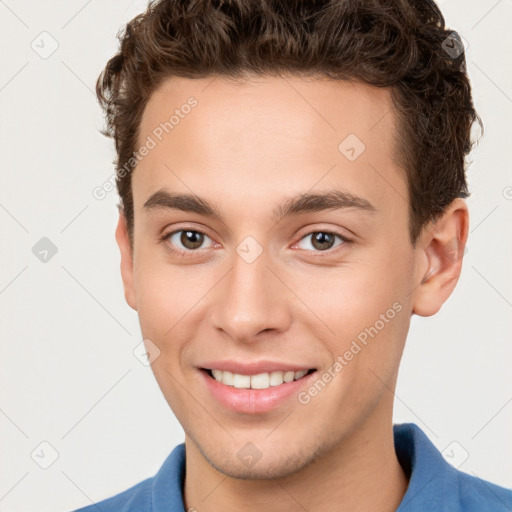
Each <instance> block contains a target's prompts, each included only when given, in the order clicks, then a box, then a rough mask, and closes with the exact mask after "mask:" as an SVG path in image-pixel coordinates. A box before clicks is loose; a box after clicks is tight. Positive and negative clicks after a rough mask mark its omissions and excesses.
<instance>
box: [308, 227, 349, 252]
mask: <svg viewBox="0 0 512 512" xmlns="http://www.w3.org/2000/svg"><path fill="white" fill-rule="evenodd" d="M337 238H338V239H339V240H340V242H339V243H338V244H336V239H337ZM308 239H309V240H310V243H309V245H310V246H311V247H312V248H313V249H314V250H317V251H327V250H328V249H332V248H333V247H335V246H337V245H341V244H342V243H345V242H348V240H346V239H345V238H344V237H343V236H341V235H340V234H338V233H331V232H329V231H313V232H312V233H309V234H307V235H306V236H305V237H303V238H302V239H301V241H300V242H299V244H300V243H301V242H302V241H304V240H308ZM335 244H336V245H335ZM299 248H300V249H307V250H310V249H309V248H308V247H299Z"/></svg>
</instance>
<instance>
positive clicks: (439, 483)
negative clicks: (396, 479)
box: [394, 423, 512, 512]
mask: <svg viewBox="0 0 512 512" xmlns="http://www.w3.org/2000/svg"><path fill="white" fill-rule="evenodd" d="M394 438H395V450H396V453H397V456H398V460H399V461H400V464H401V465H402V468H403V469H404V471H405V472H406V473H407V474H408V475H409V485H408V487H407V490H406V493H405V495H404V497H403V499H402V502H401V503H400V506H399V507H398V511H397V512H424V511H427V510H428V511H430V510H436V512H511V511H512V489H507V488H505V487H500V486H499V485H496V484H493V483H491V482H488V481H487V480H483V479H481V478H478V477H477V476H473V475H470V474H469V473H465V472H464V471H461V470H460V469H457V468H455V467H454V466H452V465H451V464H449V463H448V462H447V460H446V459H445V457H444V456H443V455H442V453H441V452H440V451H439V450H438V449H437V448H436V446H434V444H433V443H432V442H431V441H430V439H429V438H428V437H427V436H426V434H425V433H424V432H423V431H422V430H421V429H420V428H419V427H418V426H417V425H415V424H414V423H404V424H400V425H394Z"/></svg>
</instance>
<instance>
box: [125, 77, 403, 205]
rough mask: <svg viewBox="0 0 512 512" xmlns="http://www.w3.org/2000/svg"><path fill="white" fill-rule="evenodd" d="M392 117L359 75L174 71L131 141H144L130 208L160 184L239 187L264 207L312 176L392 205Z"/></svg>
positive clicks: (399, 184) (217, 189)
mask: <svg viewBox="0 0 512 512" xmlns="http://www.w3.org/2000/svg"><path fill="white" fill-rule="evenodd" d="M395 123H396V118H395V113H394V108H393V103H392V99H391V94H390V90H389V89H386V88H377V87H373V86H369V85H366V84H362V83H360V82H347V81H334V80H329V79H326V78H320V77H307V78H304V77H298V76H296V75H289V76H283V77H266V76H265V77H263V76H251V77H250V78H248V79H246V80H243V81H234V80H227V79H225V78H223V77H220V76H210V77H206V78H202V79H187V78H179V77H172V78H169V79H167V80H165V81H164V82H163V83H162V84H161V85H160V87H159V88H158V89H157V90H156V91H155V92H154V93H153V94H152V95H151V97H150V99H149V101H148V103H147V105H146V108H145V110H144V113H143V116H142V119H141V123H140V130H139V139H138V147H142V146H144V145H147V146H149V145H151V149H150V150H149V151H148V152H147V154H146V156H144V157H143V158H142V159H141V160H140V162H139V164H138V165H137V168H136V170H135V171H134V176H133V182H132V186H133V194H134V204H135V208H136V209H140V208H141V207H142V204H143V203H144V201H145V199H146V198H147V197H148V196H149V195H150V194H151V193H154V192H155V191H157V190H159V189H161V188H167V189H170V190H172V189H176V190H179V191H180V192H188V193H194V194H198V195H201V196H208V197H214V198H219V197H226V199H227V198H228V197H231V198H236V197H237V193H242V194H243V196H244V197H245V199H246V200H250V199H251V198H254V199H255V200H259V201H260V204H262V203H261V197H265V198H268V201H269V206H270V204H271V202H270V201H271V199H273V198H276V197H278V196H283V195H284V196H286V195H291V194H292V193H294V192H300V191H305V190H310V189H312V188H314V187H315V185H316V184H318V186H319V188H332V187H333V186H341V187H343V188H344V189H346V190H347V191H349V192H350V193H353V194H355V195H358V196H366V197H373V201H372V203H373V204H375V203H379V202H384V203H385V202H386V201H387V202H389V203H390V204H389V206H391V203H393V202H394V203H396V201H397V199H398V196H401V197H402V200H403V199H404V198H405V197H406V196H407V190H406V185H405V182H404V175H403V173H402V172H401V171H400V169H399V167H398V165H397V162H396V159H395V153H396V152H395V131H396V127H395ZM150 139H151V141H152V142H151V143H149V144H148V141H149V140H150ZM286 191H288V192H290V194H286V193H285V192H286ZM383 206H384V205H383ZM404 206H406V205H404Z"/></svg>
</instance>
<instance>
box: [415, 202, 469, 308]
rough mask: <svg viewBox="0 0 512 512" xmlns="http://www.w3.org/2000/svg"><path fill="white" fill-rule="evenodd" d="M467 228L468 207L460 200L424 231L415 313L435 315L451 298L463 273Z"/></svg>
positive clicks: (420, 240)
mask: <svg viewBox="0 0 512 512" xmlns="http://www.w3.org/2000/svg"><path fill="white" fill-rule="evenodd" d="M468 226H469V213H468V207H467V204H466V202H465V201H464V200H463V199H460V198H457V199H455V200H454V201H453V202H452V203H451V204H450V206H449V207H448V208H447V210H446V211H445V213H444V214H443V215H442V216H441V217H439V218H438V219H437V220H436V221H435V222H431V223H429V224H428V225H427V226H426V227H425V228H424V229H423V231H422V234H421V235H420V237H419V239H418V244H417V250H418V258H419V259H418V262H419V263H418V267H417V281H416V282H419V285H417V286H416V288H415V289H414V293H413V310H412V312H413V313H416V314H417V315H420V316H431V315H434V314H435V313H437V312H438V311H439V310H440V309H441V306H442V305H443V304H444V302H445V301H446V300H447V299H448V297H449V296H450V295H451V293H452V291H453V290H454V288H455V285H456V284H457V281H458V280H459V276H460V272H461V269H462V258H463V256H464V249H465V247H466V242H467V238H468Z"/></svg>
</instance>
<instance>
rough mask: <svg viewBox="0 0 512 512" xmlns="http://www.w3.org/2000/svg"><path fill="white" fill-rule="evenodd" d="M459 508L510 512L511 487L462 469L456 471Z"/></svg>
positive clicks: (488, 511) (511, 506)
mask: <svg viewBox="0 0 512 512" xmlns="http://www.w3.org/2000/svg"><path fill="white" fill-rule="evenodd" d="M456 475H457V481H458V490H459V501H460V508H461V510H464V511H467V512H510V511H511V510H512V489H508V488H506V487H501V486H499V485H496V484H493V483H491V482H488V481H487V480H483V479H481V478H478V477H476V476H473V475H469V474H468V473H464V472H463V471H459V470H457V471H456Z"/></svg>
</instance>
